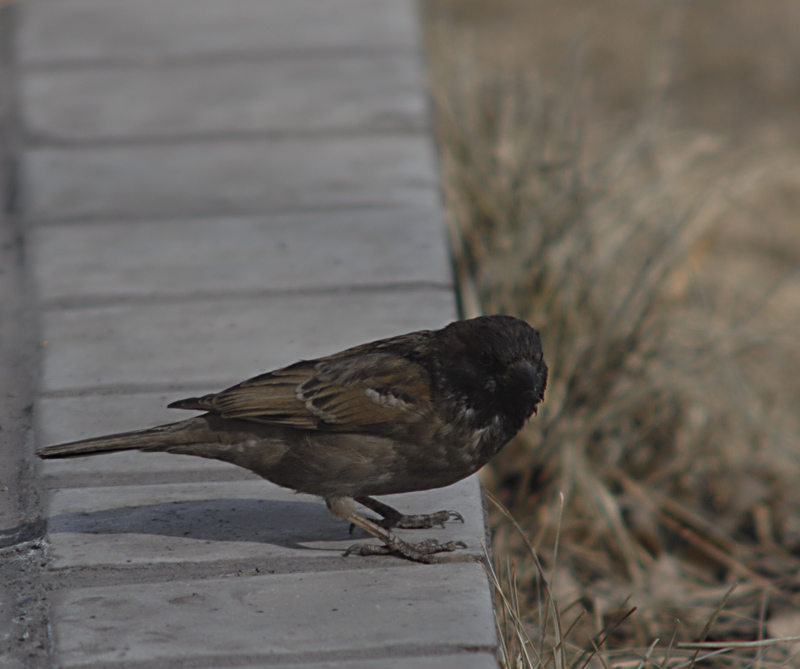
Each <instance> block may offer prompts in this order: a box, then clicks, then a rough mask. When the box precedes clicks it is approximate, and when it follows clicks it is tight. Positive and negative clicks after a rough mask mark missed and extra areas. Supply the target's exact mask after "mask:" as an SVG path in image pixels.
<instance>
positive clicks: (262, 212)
mask: <svg viewBox="0 0 800 669" xmlns="http://www.w3.org/2000/svg"><path fill="white" fill-rule="evenodd" d="M407 185H411V186H413V187H414V188H415V189H416V190H417V191H419V192H430V193H433V194H435V196H436V198H437V200H438V199H440V193H441V191H440V188H439V185H438V184H436V183H433V182H428V181H425V182H424V183H418V182H415V183H413V184H407ZM18 200H19V198H18ZM417 206H419V205H415V204H414V203H413V202H412V203H410V204H409V203H408V202H403V203H401V202H398V201H397V200H385V201H377V202H376V201H369V202H365V201H363V200H361V201H354V202H343V203H342V202H340V203H338V204H336V203H334V204H331V206H329V207H327V206H325V205H324V204H321V205H319V206H318V207H316V206H297V207H275V208H274V209H270V208H269V207H267V206H262V205H256V206H253V207H251V208H243V207H242V208H237V207H235V206H233V205H226V206H220V207H219V208H211V207H210V206H202V205H200V206H198V207H197V208H191V207H187V208H186V209H183V210H182V211H180V212H175V211H171V212H164V211H163V210H153V211H150V212H148V211H139V212H136V213H133V214H130V215H129V216H126V215H125V213H124V212H120V211H115V212H102V213H85V214H75V215H71V216H52V217H50V216H41V215H40V216H31V217H27V216H26V218H25V224H26V225H31V226H34V225H69V224H72V223H86V222H93V221H97V222H98V223H101V222H105V221H110V220H113V221H117V222H125V221H150V222H152V221H163V220H175V219H178V218H180V219H184V220H185V219H192V218H205V219H209V218H223V217H224V218H233V217H245V216H246V217H253V216H272V215H276V214H301V213H314V212H319V213H324V212H325V211H346V210H351V209H352V210H355V209H381V208H386V209H399V208H402V207H411V208H413V207H417Z"/></svg>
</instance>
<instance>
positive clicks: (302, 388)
mask: <svg viewBox="0 0 800 669" xmlns="http://www.w3.org/2000/svg"><path fill="white" fill-rule="evenodd" d="M171 406H175V407H177V408H187V409H202V410H205V411H212V412H214V413H217V414H219V415H221V416H222V417H224V418H239V419H244V420H251V421H255V422H259V423H268V424H272V425H283V426H287V427H295V428H299V429H305V430H333V431H339V430H341V431H354V432H357V431H359V430H360V429H363V428H366V427H367V426H376V425H380V424H382V423H391V422H394V421H397V420H403V419H407V418H408V417H409V416H412V415H414V416H422V415H424V414H425V413H427V411H428V410H429V408H430V381H429V378H428V373H427V371H426V370H425V369H424V368H423V367H422V366H421V365H419V364H417V363H415V362H412V361H410V360H408V359H407V358H403V357H399V356H397V355H395V354H393V353H391V352H388V351H381V350H378V351H373V352H367V351H364V350H363V349H362V347H359V348H358V349H353V350H350V351H345V352H344V353H342V354H338V355H335V356H331V357H329V358H323V359H321V360H311V361H304V362H299V363H296V364H294V365H291V366H289V367H286V368H284V369H279V370H276V371H274V372H270V373H268V374H262V375H260V376H256V377H253V378H252V379H248V380H247V381H244V382H242V383H240V384H238V385H236V386H233V387H231V388H228V389H227V390H223V391H222V392H220V393H217V394H214V395H206V396H205V397H201V398H190V399H188V400H181V401H179V402H175V403H173V404H172V405H171Z"/></svg>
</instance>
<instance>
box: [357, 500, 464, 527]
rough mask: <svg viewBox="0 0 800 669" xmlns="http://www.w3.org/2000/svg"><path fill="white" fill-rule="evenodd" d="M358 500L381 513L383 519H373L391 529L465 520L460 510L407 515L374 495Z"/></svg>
mask: <svg viewBox="0 0 800 669" xmlns="http://www.w3.org/2000/svg"><path fill="white" fill-rule="evenodd" d="M355 499H356V502H358V503H359V504H363V505H364V506H366V507H367V508H368V509H372V511H374V512H375V513H377V514H380V515H381V516H382V517H383V518H382V520H376V521H373V522H375V523H377V524H378V525H380V526H381V527H383V528H384V529H387V530H390V529H392V528H393V527H396V528H398V529H401V530H418V529H427V528H430V527H436V526H439V527H444V524H445V522H446V521H448V520H451V519H453V520H460V521H461V522H462V523H463V522H464V517H463V516H462V515H461V514H460V513H458V511H436V512H435V513H426V514H421V515H415V516H412V515H405V514H402V513H400V512H399V511H398V510H397V509H394V508H392V507H391V506H389V505H388V504H384V503H383V502H379V501H378V500H377V499H374V498H372V497H356V498H355Z"/></svg>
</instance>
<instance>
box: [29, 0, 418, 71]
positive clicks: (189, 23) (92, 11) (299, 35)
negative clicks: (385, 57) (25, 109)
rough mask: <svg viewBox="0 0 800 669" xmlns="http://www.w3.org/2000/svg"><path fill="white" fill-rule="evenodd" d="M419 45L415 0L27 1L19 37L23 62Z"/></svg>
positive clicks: (410, 50)
mask: <svg viewBox="0 0 800 669" xmlns="http://www.w3.org/2000/svg"><path fill="white" fill-rule="evenodd" d="M419 48H420V39H419V26H418V24H417V16H416V12H415V3H414V2H413V1H412V0H337V2H336V3H330V2H320V1H319V0H292V1H291V2H284V1H283V0H226V2H224V3H219V2H217V1H216V0H126V1H125V2H108V1H107V0H57V1H55V2H54V1H53V0H29V1H28V2H26V3H25V6H24V11H23V12H22V23H21V26H20V30H19V37H18V53H19V54H20V60H21V62H22V63H23V64H26V65H29V64H34V63H37V64H40V63H63V62H65V61H87V60H99V59H102V60H106V61H109V60H126V59H139V60H146V61H154V60H161V59H164V58H171V57H186V56H200V55H219V54H222V55H228V54H231V53H234V54H236V53H239V54H241V53H244V54H247V53H252V52H273V53H274V52H277V51H286V50H289V51H297V50H308V49H313V50H330V49H345V50H358V49H377V50H380V51H386V50H389V49H400V50H402V51H405V52H407V53H413V54H415V55H416V53H418V49H419Z"/></svg>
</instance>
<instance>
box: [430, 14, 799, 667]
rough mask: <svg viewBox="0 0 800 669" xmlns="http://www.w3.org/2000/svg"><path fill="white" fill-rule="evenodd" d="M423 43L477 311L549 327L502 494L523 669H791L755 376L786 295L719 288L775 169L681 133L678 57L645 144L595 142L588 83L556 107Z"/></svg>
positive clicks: (660, 63)
mask: <svg viewBox="0 0 800 669" xmlns="http://www.w3.org/2000/svg"><path fill="white" fill-rule="evenodd" d="M429 27H430V36H431V39H430V43H431V51H432V56H431V59H432V72H433V78H434V84H433V87H432V88H433V91H434V98H435V99H434V101H435V105H436V118H437V131H438V136H439V143H440V157H441V163H442V175H443V182H444V189H445V197H446V205H447V215H448V220H449V224H450V227H451V233H452V234H451V242H452V249H453V255H454V263H455V268H456V272H457V275H458V279H459V285H460V294H461V300H462V311H463V312H464V315H465V316H472V315H476V314H478V313H510V314H514V315H517V316H519V317H521V318H524V319H526V320H528V321H529V322H531V323H533V324H535V325H536V326H537V327H539V328H540V330H541V331H542V339H543V342H544V344H545V358H546V360H547V361H548V365H549V366H550V370H551V376H550V382H549V385H548V390H547V397H546V402H545V404H544V405H543V407H542V410H541V411H540V413H539V417H538V418H537V419H534V420H533V421H531V423H530V424H529V426H528V427H527V428H526V430H525V431H524V433H523V434H521V435H520V437H519V438H518V439H516V441H515V442H514V443H512V444H511V445H509V447H507V448H506V450H505V451H504V453H503V454H501V456H499V457H498V458H497V459H496V461H495V462H494V463H493V465H492V466H491V467H490V468H488V469H487V470H486V471H485V483H486V484H487V487H488V489H489V490H491V491H493V492H494V494H495V495H496V496H497V498H499V500H501V501H502V503H503V504H504V505H506V506H507V507H508V508H509V509H510V512H511V514H513V518H515V519H516V521H512V520H511V516H508V517H506V516H504V515H503V514H494V517H493V525H494V528H493V529H494V551H495V554H496V555H498V556H499V558H498V559H499V560H500V564H501V565H502V566H497V567H496V573H495V574H494V579H495V583H496V584H497V587H498V590H499V592H501V593H504V594H502V595H501V596H500V597H499V601H500V603H501V606H500V611H501V613H500V619H501V622H502V624H501V628H502V630H503V632H504V634H505V636H506V638H508V639H510V640H512V641H511V646H510V647H509V649H507V657H506V658H505V663H506V664H505V666H508V667H516V666H533V667H539V666H541V667H545V666H555V667H559V668H560V667H567V666H584V665H585V666H590V667H595V666H597V667H601V666H611V665H610V664H608V665H607V664H605V663H606V662H609V663H610V662H611V660H608V659H603V657H601V655H600V654H596V655H594V656H593V658H592V659H591V660H590V659H589V656H588V655H584V656H583V657H584V659H585V662H583V661H582V660H580V657H581V653H585V652H590V651H591V650H592V648H593V644H594V645H597V646H598V650H599V645H600V644H599V641H598V640H599V639H601V640H602V642H603V644H604V651H603V652H604V653H606V655H605V657H606V658H608V657H613V658H614V660H613V666H616V667H623V666H630V667H636V666H641V667H670V668H677V667H690V666H694V663H697V664H698V666H720V667H733V666H737V667H738V666H741V667H744V666H749V664H748V663H751V662H752V663H755V662H760V665H759V666H761V667H768V666H781V664H780V663H781V662H784V661H789V658H790V657H791V655H792V653H793V652H794V650H793V647H792V645H791V644H790V643H788V642H787V643H784V644H778V645H775V644H772V643H768V642H767V641H766V640H765V639H766V638H767V637H769V636H772V637H775V636H778V635H779V634H778V633H777V632H776V631H777V630H788V631H789V632H790V633H789V634H786V633H785V632H783V633H781V634H780V635H781V636H791V635H792V630H794V629H797V631H796V632H794V634H795V635H797V634H800V623H798V610H799V609H798V604H800V596H798V595H797V594H796V593H798V592H800V536H798V527H797V524H798V521H797V520H796V516H797V510H798V508H800V505H798V496H797V494H796V493H795V491H793V490H792V486H791V483H792V480H791V479H792V478H793V477H794V476H795V475H796V473H797V462H795V461H794V460H792V459H791V458H789V457H787V454H786V451H787V450H788V449H787V448H786V439H787V433H786V432H781V431H780V429H776V427H775V426H777V425H780V426H783V425H784V423H783V422H781V421H780V420H778V418H780V417H779V416H776V413H778V412H779V410H780V407H778V406H777V405H776V404H775V402H774V401H772V397H771V395H770V388H769V385H768V384H767V383H766V380H765V378H761V377H759V374H758V369H759V368H760V367H763V366H764V360H765V356H766V358H769V355H768V353H769V346H770V344H771V342H772V338H771V337H770V336H769V335H767V336H765V333H764V328H763V323H761V321H760V319H759V314H760V309H761V306H762V303H763V301H764V300H765V299H766V298H767V297H768V292H769V291H766V290H765V291H763V292H762V294H761V295H760V296H759V298H758V299H756V300H755V301H753V300H749V299H745V297H743V296H741V295H738V294H733V295H729V296H728V297H727V299H726V297H725V295H724V294H723V293H721V292H720V291H715V290H714V289H713V288H711V287H710V286H709V285H708V284H704V282H703V280H702V276H701V273H702V266H703V262H704V258H705V257H706V255H707V253H708V249H709V246H710V245H711V244H712V243H713V240H714V235H715V234H716V230H717V228H716V227H715V226H716V224H717V223H718V222H719V220H720V218H721V217H722V216H723V215H724V214H726V212H729V211H731V209H732V208H734V209H735V208H736V206H737V201H738V200H739V199H741V198H742V197H744V196H746V194H747V192H748V190H749V189H752V188H754V187H755V186H756V185H757V184H758V183H760V180H761V179H762V178H763V177H764V175H766V174H768V173H769V172H770V170H772V169H775V167H776V166H775V165H774V162H773V163H770V162H769V161H767V160H766V158H765V157H764V156H762V155H760V154H759V153H758V152H757V151H752V150H733V149H732V148H730V147H727V146H726V145H725V144H724V143H723V142H721V141H720V140H717V139H715V138H713V137H711V136H708V135H706V134H702V133H690V132H683V133H669V132H667V131H666V130H665V129H664V125H663V124H662V123H661V122H660V118H661V111H662V108H663V105H662V100H663V95H662V93H663V86H664V83H663V82H664V81H665V79H667V78H668V72H666V73H665V72H662V71H661V69H659V68H664V67H666V66H665V65H664V63H665V62H667V61H668V59H664V58H663V57H662V58H656V59H654V63H655V65H654V71H653V73H652V76H651V78H650V80H651V81H652V82H655V84H654V85H653V86H652V87H651V89H650V92H649V93H648V99H647V101H646V104H645V105H644V110H645V111H644V113H643V115H642V118H641V120H640V121H639V122H638V124H636V126H635V127H633V128H631V129H629V130H628V131H626V132H624V133H622V134H619V135H617V136H615V137H613V138H608V137H605V138H603V137H602V136H600V137H599V138H598V134H597V133H593V132H590V126H591V124H590V123H588V122H587V119H586V118H584V117H583V114H584V113H585V109H586V105H585V103H584V100H583V97H582V94H581V92H580V76H579V75H578V74H576V72H577V71H578V68H573V72H572V73H571V74H569V76H568V77H567V80H568V81H569V86H567V87H565V89H566V90H567V92H566V93H564V92H563V90H562V92H559V93H557V94H556V93H554V92H553V91H550V90H548V89H547V87H546V85H545V84H544V83H543V82H542V81H541V80H539V79H537V78H536V77H533V76H530V75H522V74H519V73H516V72H514V71H513V70H511V71H512V72H513V73H512V74H508V70H505V71H500V72H498V71H497V70H496V69H494V68H492V69H491V70H488V71H484V70H482V68H481V66H480V65H479V63H480V62H481V59H480V55H479V54H476V52H475V50H474V45H472V44H469V43H465V42H464V41H463V40H462V39H461V36H460V35H454V33H453V32H452V31H451V30H450V29H449V27H448V26H447V25H446V24H445V23H443V22H441V21H439V20H437V17H436V16H432V17H430V20H429ZM659 82H661V83H659ZM765 351H766V352H765ZM781 429H782V428H781ZM782 449H783V450H782ZM559 499H561V500H563V504H560V503H557V501H558V500H559ZM553 508H557V509H563V515H559V516H558V517H555V516H554V514H553V512H552V509H553ZM560 513H561V512H560V511H559V514H560ZM517 523H518V525H517ZM527 537H530V538H531V539H530V543H528V539H527ZM556 546H560V549H558V550H557V549H556V548H555V547H556ZM512 564H513V565H516V566H512ZM556 564H557V565H558V579H557V581H556V582H552V581H551V582H550V584H549V585H548V584H547V582H546V579H545V578H544V573H545V572H544V571H543V570H552V569H554V568H555V565H556ZM543 593H544V594H543ZM557 602H558V603H560V606H559V604H557ZM721 602H724V606H720V603H721ZM632 606H636V608H637V611H636V613H635V614H633V615H628V616H624V615H621V612H624V611H626V609H629V608H631V607H632ZM567 618H568V620H567ZM547 620H549V621H550V623H552V625H551V627H550V628H549V629H550V631H549V632H548V631H547V630H546V629H545V628H546V627H547V623H546V621H547ZM537 621H538V622H537ZM543 621H544V622H543ZM711 623H713V624H711ZM781 625H782V626H781ZM567 628H569V630H570V631H569V635H565V634H564V632H565V630H566V629H567ZM673 636H674V637H675V639H676V642H675V643H674V644H671V643H666V644H660V645H659V644H658V643H655V641H654V640H655V639H657V638H659V637H661V638H662V639H667V640H669V639H670V638H672V637H673ZM567 637H568V641H567ZM544 638H549V639H550V640H551V642H552V644H551V646H550V647H551V648H556V649H561V650H560V651H558V652H561V653H562V654H561V655H558V652H557V653H556V655H553V654H552V653H551V654H550V655H548V657H547V658H545V657H543V656H542V655H541V653H542V652H543V651H542V650H541V647H540V646H539V645H538V644H539V643H540V642H541V640H542V639H544ZM721 639H723V640H725V641H726V643H727V644H728V645H727V650H725V651H723V652H719V651H717V650H715V649H714V648H712V647H692V648H687V647H686V646H681V645H679V644H678V641H680V642H682V643H685V642H687V641H708V642H714V641H718V640H721ZM738 640H748V641H750V642H752V641H759V640H761V643H760V644H756V645H755V646H744V647H737V648H735V651H736V652H731V651H732V650H734V647H733V646H731V645H730V644H731V643H733V642H736V641H738ZM568 645H569V647H571V648H577V649H579V650H578V651H576V652H572V653H571V658H572V659H569V660H568V659H567V656H568V655H570V654H569V653H567V650H566V649H567V646H568ZM631 647H637V648H640V649H643V650H641V652H639V653H638V654H631V652H629V651H627V652H623V653H622V654H621V655H620V654H619V653H618V652H617V651H613V649H614V648H626V649H630V648H631ZM648 648H650V650H649V651H647V649H648ZM662 648H666V650H660V649H662ZM537 649H538V650H537ZM554 652H555V651H554ZM647 652H649V653H650V655H649V656H648V657H649V658H650V659H643V658H645V653H647ZM706 655H707V656H708V657H707V658H706V659H704V660H703V663H702V665H700V664H699V658H700V657H701V656H706ZM634 657H635V658H636V659H635V660H634V659H633V658H634ZM656 657H658V658H660V659H658V660H656V659H655V658H656ZM797 661H798V660H797V658H796V657H795V659H794V662H797ZM573 662H577V664H573ZM586 662H589V664H586ZM788 666H792V661H789V665H788Z"/></svg>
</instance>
